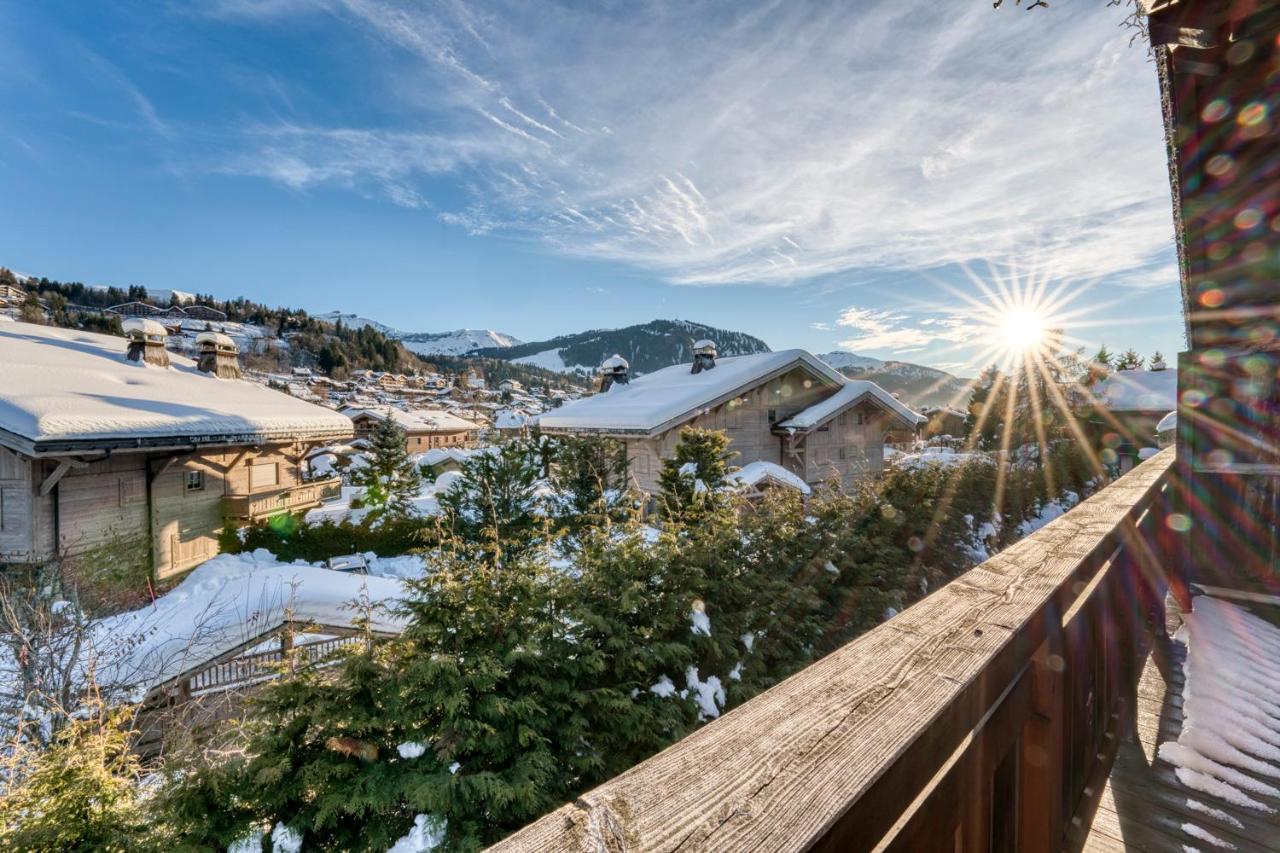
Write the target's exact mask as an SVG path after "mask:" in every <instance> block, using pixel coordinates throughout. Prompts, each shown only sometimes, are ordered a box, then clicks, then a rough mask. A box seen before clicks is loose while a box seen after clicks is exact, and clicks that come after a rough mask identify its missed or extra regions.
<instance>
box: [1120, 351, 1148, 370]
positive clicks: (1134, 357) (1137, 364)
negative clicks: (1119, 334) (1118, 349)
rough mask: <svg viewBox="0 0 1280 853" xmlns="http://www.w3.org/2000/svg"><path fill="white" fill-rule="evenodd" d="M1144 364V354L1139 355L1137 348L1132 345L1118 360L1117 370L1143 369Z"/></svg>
mask: <svg viewBox="0 0 1280 853" xmlns="http://www.w3.org/2000/svg"><path fill="white" fill-rule="evenodd" d="M1142 364H1143V360H1142V356H1140V355H1138V351H1137V350H1135V349H1133V348H1132V347H1130V348H1129V349H1127V350H1125V352H1124V355H1122V356H1120V358H1119V359H1118V360H1117V361H1116V370H1141V369H1142Z"/></svg>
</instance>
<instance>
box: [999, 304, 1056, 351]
mask: <svg viewBox="0 0 1280 853" xmlns="http://www.w3.org/2000/svg"><path fill="white" fill-rule="evenodd" d="M1045 324H1046V319H1045V316H1044V314H1043V313H1042V312H1040V311H1037V310H1035V309H1034V308H1011V309H1009V310H1007V311H1004V312H1003V313H1002V316H1000V317H999V318H998V326H999V327H998V329H997V331H998V333H999V335H1000V339H1001V340H1000V342H1001V343H1002V344H1003V348H1004V349H1005V350H1007V351H1008V352H1009V353H1011V354H1014V355H1021V354H1025V353H1029V352H1032V351H1033V350H1036V349H1039V348H1040V346H1041V345H1042V344H1043V343H1044V340H1045V331H1046V328H1045Z"/></svg>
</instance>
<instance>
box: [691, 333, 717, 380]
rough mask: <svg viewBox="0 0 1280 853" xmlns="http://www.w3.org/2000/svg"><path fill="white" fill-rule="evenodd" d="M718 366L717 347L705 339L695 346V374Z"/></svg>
mask: <svg viewBox="0 0 1280 853" xmlns="http://www.w3.org/2000/svg"><path fill="white" fill-rule="evenodd" d="M715 366H716V345H715V343H714V342H713V341H709V340H707V339H706V338H703V339H702V340H700V341H696V342H694V344H693V370H692V372H693V373H701V372H702V371H704V370H710V369H711V368H713V367H715Z"/></svg>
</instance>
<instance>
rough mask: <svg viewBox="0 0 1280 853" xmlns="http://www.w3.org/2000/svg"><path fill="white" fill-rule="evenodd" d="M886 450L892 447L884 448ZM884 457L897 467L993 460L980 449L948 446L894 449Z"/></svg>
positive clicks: (945, 466) (950, 465)
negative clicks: (905, 450)
mask: <svg viewBox="0 0 1280 853" xmlns="http://www.w3.org/2000/svg"><path fill="white" fill-rule="evenodd" d="M885 450H886V451H889V450H892V448H885ZM885 459H886V460H889V461H891V462H892V463H893V464H894V465H896V466H897V467H899V468H924V467H926V466H929V465H941V466H942V467H944V468H951V467H954V466H957V465H966V464H968V463H970V462H986V463H990V464H994V463H995V460H994V459H992V458H991V456H990V454H987V453H983V452H982V451H978V450H975V451H963V450H955V449H953V448H950V447H936V446H932V445H931V446H928V447H924V448H922V449H921V450H919V451H917V452H914V453H902V452H898V451H894V452H893V453H892V455H890V454H889V453H888V452H886V453H885Z"/></svg>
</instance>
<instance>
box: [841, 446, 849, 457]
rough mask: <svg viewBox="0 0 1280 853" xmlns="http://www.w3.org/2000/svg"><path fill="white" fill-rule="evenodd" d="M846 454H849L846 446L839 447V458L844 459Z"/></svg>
mask: <svg viewBox="0 0 1280 853" xmlns="http://www.w3.org/2000/svg"><path fill="white" fill-rule="evenodd" d="M848 454H849V452H848V450H847V449H846V448H843V447H842V448H840V458H841V459H845V458H847V457H848Z"/></svg>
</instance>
